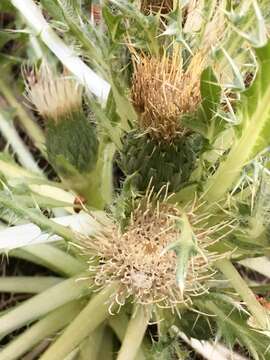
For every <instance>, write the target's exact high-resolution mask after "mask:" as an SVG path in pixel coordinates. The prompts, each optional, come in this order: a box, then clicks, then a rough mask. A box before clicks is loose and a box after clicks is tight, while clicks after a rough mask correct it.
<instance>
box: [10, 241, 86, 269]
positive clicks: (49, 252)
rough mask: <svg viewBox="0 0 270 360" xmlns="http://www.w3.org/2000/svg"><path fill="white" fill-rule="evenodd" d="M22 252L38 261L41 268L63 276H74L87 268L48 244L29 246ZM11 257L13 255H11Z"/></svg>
mask: <svg viewBox="0 0 270 360" xmlns="http://www.w3.org/2000/svg"><path fill="white" fill-rule="evenodd" d="M23 251H24V252H27V253H28V254H29V255H32V256H33V257H34V258H37V259H40V260H41V262H42V264H43V266H45V267H48V268H49V269H52V270H53V271H55V272H57V273H58V274H61V275H63V276H75V275H77V274H78V273H81V272H83V271H84V270H85V269H86V267H87V265H85V264H84V263H83V262H80V261H79V260H77V259H76V258H75V257H73V256H71V255H69V254H68V253H67V252H66V251H62V250H61V249H58V248H57V247H55V246H53V245H50V244H39V245H29V246H26V247H24V248H23ZM11 255H13V254H12V253H11ZM15 255H16V252H15Z"/></svg>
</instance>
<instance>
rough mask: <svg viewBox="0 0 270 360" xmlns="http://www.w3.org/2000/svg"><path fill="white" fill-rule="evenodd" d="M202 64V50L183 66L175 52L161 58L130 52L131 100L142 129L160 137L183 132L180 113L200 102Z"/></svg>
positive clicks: (167, 138) (185, 112)
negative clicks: (131, 66) (131, 70)
mask: <svg viewBox="0 0 270 360" xmlns="http://www.w3.org/2000/svg"><path fill="white" fill-rule="evenodd" d="M205 64H206V56H204V54H203V53H202V52H198V53H196V54H195V55H194V56H193V58H192V59H191V61H190V64H189V66H188V67H187V69H186V70H184V69H183V65H182V59H181V57H180V55H179V54H176V53H175V54H174V56H173V57H170V56H166V55H164V56H163V57H161V58H155V57H152V56H147V55H144V54H142V55H139V54H135V55H134V68H135V71H134V76H133V81H132V100H133V104H134V107H135V109H136V111H137V112H138V114H139V127H140V128H141V129H142V130H143V131H145V132H148V133H150V135H151V136H153V137H155V138H158V139H163V140H171V139H173V138H174V137H177V136H179V134H183V132H185V129H184V127H183V125H182V124H181V115H183V114H187V113H192V112H194V111H196V110H197V108H198V106H199V104H200V102H201V94H200V77H201V73H202V71H203V70H204V67H205Z"/></svg>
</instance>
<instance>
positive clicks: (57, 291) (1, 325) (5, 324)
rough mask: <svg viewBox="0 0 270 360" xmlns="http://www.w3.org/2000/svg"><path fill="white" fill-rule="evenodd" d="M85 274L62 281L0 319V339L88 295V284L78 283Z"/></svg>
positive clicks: (84, 282)
mask: <svg viewBox="0 0 270 360" xmlns="http://www.w3.org/2000/svg"><path fill="white" fill-rule="evenodd" d="M85 276H86V274H85V273H83V274H81V275H78V276H76V277H73V278H70V279H68V280H64V281H62V282H60V283H59V284H57V285H55V286H52V287H50V288H49V289H47V290H45V291H43V292H42V293H40V294H38V295H35V296H33V297H32V298H31V299H29V300H26V301H25V302H23V303H21V304H20V305H18V306H17V307H16V308H14V309H12V310H10V311H9V312H7V313H6V314H4V315H3V316H2V317H0V337H3V336H5V335H7V334H9V333H10V332H12V331H14V330H16V329H19V328H20V327H22V326H24V325H26V324H27V323H30V322H32V321H34V320H37V319H39V318H40V317H42V316H44V315H45V314H47V313H48V312H50V311H52V310H54V309H56V308H57V307H59V306H61V305H64V304H66V303H68V302H70V301H72V300H74V299H78V298H79V297H80V296H83V295H86V294H88V293H89V284H88V283H86V281H78V280H79V279H81V278H84V277H85Z"/></svg>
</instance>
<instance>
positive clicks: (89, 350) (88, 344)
mask: <svg viewBox="0 0 270 360" xmlns="http://www.w3.org/2000/svg"><path fill="white" fill-rule="evenodd" d="M104 328H105V327H104V325H103V324H102V325H100V326H99V327H98V328H97V329H96V330H95V331H93V332H92V333H91V335H90V336H88V338H86V339H85V340H84V342H83V343H82V345H81V347H80V359H81V360H89V359H91V360H98V359H100V358H101V357H99V351H100V346H101V343H103V341H102V340H103V337H104V335H105V334H104V330H105V329H104ZM102 345H103V344H102ZM102 359H103V358H102ZM104 359H106V360H107V358H104ZM0 360H1V359H0Z"/></svg>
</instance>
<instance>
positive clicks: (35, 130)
mask: <svg viewBox="0 0 270 360" xmlns="http://www.w3.org/2000/svg"><path fill="white" fill-rule="evenodd" d="M0 91H1V92H2V94H3V95H4V97H5V98H6V100H7V101H8V103H9V105H10V106H12V107H13V108H14V109H15V110H16V113H17V115H18V119H19V121H20V123H21V124H22V126H23V127H24V129H25V130H26V131H27V135H28V136H29V137H30V138H31V139H32V141H33V142H34V145H35V146H36V147H37V148H38V149H39V150H40V151H41V152H42V154H43V155H45V156H46V152H45V149H44V143H45V136H44V134H43V132H42V130H41V129H40V127H39V126H38V125H37V124H36V123H35V121H33V120H32V119H31V118H30V116H29V115H28V113H27V112H26V110H25V109H24V107H23V106H22V105H21V104H20V103H19V101H18V100H17V98H16V97H15V96H14V94H13V92H12V91H11V89H10V88H9V86H8V85H7V83H6V82H5V81H4V80H3V78H0Z"/></svg>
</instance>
